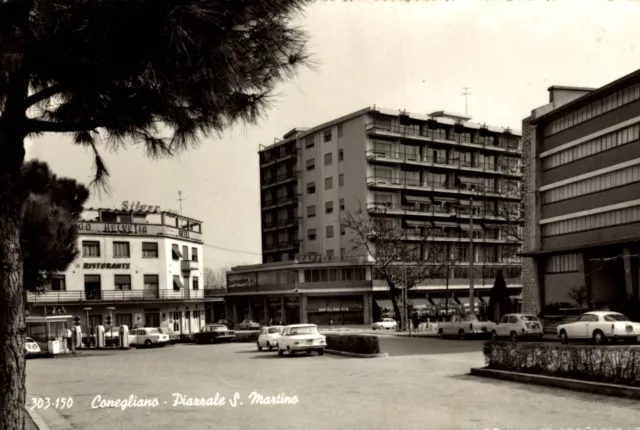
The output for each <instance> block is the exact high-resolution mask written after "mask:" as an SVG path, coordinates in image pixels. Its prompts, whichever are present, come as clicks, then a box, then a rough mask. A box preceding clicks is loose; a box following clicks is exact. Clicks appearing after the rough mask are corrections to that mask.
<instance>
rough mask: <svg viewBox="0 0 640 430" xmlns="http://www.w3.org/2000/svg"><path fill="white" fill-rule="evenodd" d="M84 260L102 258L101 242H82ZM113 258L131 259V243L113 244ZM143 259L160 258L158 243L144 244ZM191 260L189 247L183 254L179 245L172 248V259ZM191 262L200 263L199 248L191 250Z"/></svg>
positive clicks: (184, 249)
mask: <svg viewBox="0 0 640 430" xmlns="http://www.w3.org/2000/svg"><path fill="white" fill-rule="evenodd" d="M82 257H83V258H100V257H101V252H100V242H99V241H97V240H83V241H82ZM112 257H113V258H131V245H130V243H129V242H115V241H114V242H113V255H112ZM142 258H158V242H142ZM180 258H183V259H185V260H188V259H189V247H188V246H183V247H182V252H180V247H179V246H178V245H173V246H172V259H173V260H179V259H180ZM191 261H198V248H195V247H193V248H191Z"/></svg>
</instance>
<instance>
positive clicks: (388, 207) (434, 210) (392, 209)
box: [367, 203, 522, 224]
mask: <svg viewBox="0 0 640 430" xmlns="http://www.w3.org/2000/svg"><path fill="white" fill-rule="evenodd" d="M367 211H369V212H370V213H373V214H388V215H421V216H429V217H444V218H450V217H456V216H457V217H460V218H469V217H470V211H469V210H468V209H466V208H457V209H448V210H447V209H446V208H439V207H437V206H431V207H426V208H425V207H420V206H416V205H392V204H385V203H368V204H367ZM473 217H474V218H475V219H487V220H497V221H505V222H509V223H511V222H513V223H514V224H515V223H519V222H522V221H521V220H519V219H518V218H517V216H515V215H513V214H509V216H508V217H507V216H506V215H505V213H504V212H496V211H493V210H489V209H486V210H485V209H484V208H476V210H474V211H473Z"/></svg>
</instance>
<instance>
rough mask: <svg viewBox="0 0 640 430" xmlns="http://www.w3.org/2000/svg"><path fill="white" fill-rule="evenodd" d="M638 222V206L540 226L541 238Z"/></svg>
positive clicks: (639, 214)
mask: <svg viewBox="0 0 640 430" xmlns="http://www.w3.org/2000/svg"><path fill="white" fill-rule="evenodd" d="M638 220H640V206H633V207H629V208H624V209H618V210H614V211H609V212H604V213H599V214H594V215H587V216H583V217H580V218H573V219H569V220H565V221H557V222H552V223H549V224H544V225H543V226H542V235H543V236H546V237H548V236H559V235H561V234H569V233H575V232H578V231H585V230H594V229H597V228H603V227H609V226H614V225H621V224H627V223H632V222H637V221H638Z"/></svg>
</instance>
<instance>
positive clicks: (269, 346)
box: [267, 342, 273, 351]
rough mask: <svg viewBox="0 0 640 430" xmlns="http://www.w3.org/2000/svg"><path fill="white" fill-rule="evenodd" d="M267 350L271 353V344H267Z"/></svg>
mask: <svg viewBox="0 0 640 430" xmlns="http://www.w3.org/2000/svg"><path fill="white" fill-rule="evenodd" d="M267 348H268V349H269V351H271V350H272V349H273V345H271V343H269V342H267Z"/></svg>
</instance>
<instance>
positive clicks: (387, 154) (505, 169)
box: [366, 149, 522, 177]
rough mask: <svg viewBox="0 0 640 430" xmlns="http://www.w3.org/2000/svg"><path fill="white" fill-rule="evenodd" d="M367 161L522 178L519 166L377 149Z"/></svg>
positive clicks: (368, 155)
mask: <svg viewBox="0 0 640 430" xmlns="http://www.w3.org/2000/svg"><path fill="white" fill-rule="evenodd" d="M366 157H367V160H370V161H371V160H375V161H379V162H390V163H403V164H404V163H406V164H413V163H415V164H420V165H425V166H430V167H442V168H445V169H454V170H469V171H473V172H485V173H493V174H498V175H502V174H504V175H513V176H518V177H519V176H522V173H521V172H520V168H519V167H517V166H509V165H499V164H496V163H495V162H494V163H490V162H471V161H467V160H462V159H449V160H447V159H446V158H445V157H441V158H434V157H426V156H421V155H419V154H416V153H408V152H395V151H379V150H375V149H371V150H368V151H367V153H366Z"/></svg>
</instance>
